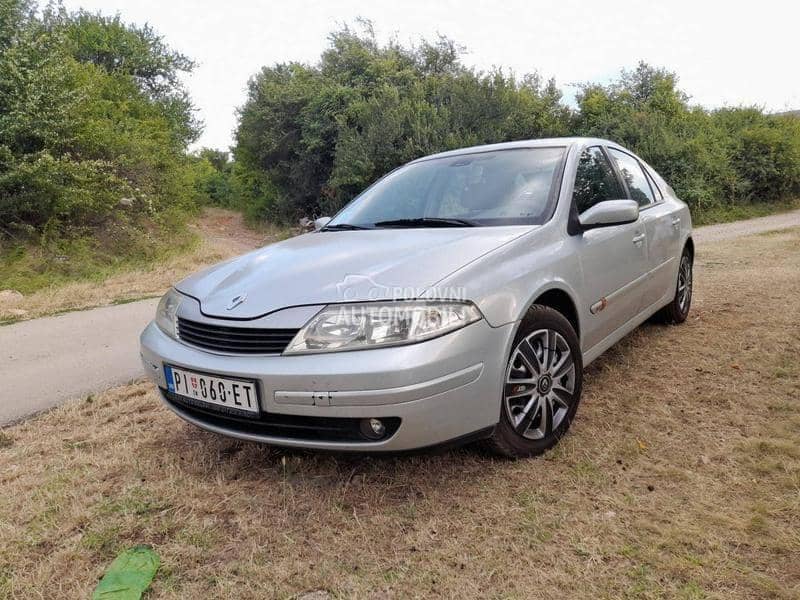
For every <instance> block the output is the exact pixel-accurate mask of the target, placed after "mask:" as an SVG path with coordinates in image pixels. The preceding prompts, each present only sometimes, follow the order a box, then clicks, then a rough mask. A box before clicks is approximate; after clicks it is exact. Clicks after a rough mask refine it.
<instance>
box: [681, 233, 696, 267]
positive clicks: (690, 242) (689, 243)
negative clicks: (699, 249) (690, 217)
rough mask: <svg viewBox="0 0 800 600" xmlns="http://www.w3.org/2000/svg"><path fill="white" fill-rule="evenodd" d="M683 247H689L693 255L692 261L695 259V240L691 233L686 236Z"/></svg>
mask: <svg viewBox="0 0 800 600" xmlns="http://www.w3.org/2000/svg"><path fill="white" fill-rule="evenodd" d="M683 247H684V248H687V249H688V250H689V252H690V253H691V255H692V261H694V256H695V254H694V240H693V239H692V236H691V235H690V236H689V237H687V238H686V241H685V242H684V244H683Z"/></svg>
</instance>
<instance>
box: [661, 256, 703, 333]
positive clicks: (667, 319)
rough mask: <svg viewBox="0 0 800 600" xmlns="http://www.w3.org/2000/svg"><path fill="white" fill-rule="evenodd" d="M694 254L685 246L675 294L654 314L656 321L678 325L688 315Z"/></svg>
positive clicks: (690, 304) (690, 301)
mask: <svg viewBox="0 0 800 600" xmlns="http://www.w3.org/2000/svg"><path fill="white" fill-rule="evenodd" d="M693 262H694V256H692V251H691V250H690V249H689V248H688V247H685V248H684V249H683V253H682V254H681V262H680V264H679V265H678V282H677V284H676V286H675V296H674V297H673V298H672V300H670V303H669V304H667V305H666V306H665V307H664V308H662V309H661V310H660V311H658V312H657V313H656V314H655V319H656V321H659V322H661V323H669V324H671V325H679V324H680V323H683V322H684V321H685V320H686V317H688V316H689V309H690V308H691V307H692V272H693V271H694V269H693Z"/></svg>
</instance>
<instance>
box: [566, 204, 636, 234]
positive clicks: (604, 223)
mask: <svg viewBox="0 0 800 600" xmlns="http://www.w3.org/2000/svg"><path fill="white" fill-rule="evenodd" d="M638 218H639V204H638V203H637V202H636V201H635V200H606V201H604V202H598V203H597V204H595V205H594V206H592V207H591V208H589V209H587V210H586V211H584V212H583V213H582V214H581V215H580V216H579V217H578V221H579V222H580V224H581V227H582V228H583V229H594V228H595V227H608V226H610V225H623V224H624V223H633V222H634V221H636V220H637V219H638Z"/></svg>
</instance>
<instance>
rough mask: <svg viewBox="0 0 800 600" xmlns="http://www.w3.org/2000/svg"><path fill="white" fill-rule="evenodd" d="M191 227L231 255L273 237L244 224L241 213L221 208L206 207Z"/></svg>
mask: <svg viewBox="0 0 800 600" xmlns="http://www.w3.org/2000/svg"><path fill="white" fill-rule="evenodd" d="M192 227H193V228H194V229H196V230H197V232H198V233H199V234H200V236H201V237H202V238H203V240H205V241H206V242H207V243H210V244H212V245H214V246H219V247H221V248H225V249H226V251H228V252H229V253H230V254H231V256H235V255H238V254H244V253H245V252H250V250H254V249H255V248H260V247H261V246H263V245H264V244H266V243H269V242H270V241H273V238H274V236H273V235H271V234H270V232H268V231H256V230H254V229H252V228H250V227H248V226H247V225H245V223H244V218H243V217H242V214H241V213H239V212H236V211H232V210H225V209H222V208H206V209H205V210H203V214H202V215H201V216H200V218H199V219H198V220H197V221H196V222H195V223H194V224H193V225H192Z"/></svg>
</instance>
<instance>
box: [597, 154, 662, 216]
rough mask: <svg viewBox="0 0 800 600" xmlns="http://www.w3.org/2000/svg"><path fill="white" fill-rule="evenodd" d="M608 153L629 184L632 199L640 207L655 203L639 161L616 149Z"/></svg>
mask: <svg viewBox="0 0 800 600" xmlns="http://www.w3.org/2000/svg"><path fill="white" fill-rule="evenodd" d="M608 151H609V153H610V154H611V156H612V157H613V158H614V160H615V161H617V167H618V168H619V171H620V173H622V177H623V178H624V179H625V183H627V184H628V190H630V193H631V198H632V199H633V200H636V202H638V203H639V206H647V205H648V204H652V203H653V202H655V197H654V196H653V190H651V189H650V184H649V183H648V182H647V178H646V177H645V174H644V171H643V170H642V165H640V164H639V161H638V160H636V159H635V158H633V157H632V156H631V155H630V154H626V153H625V152H620V151H619V150H616V149H614V148H609V149H608Z"/></svg>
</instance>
